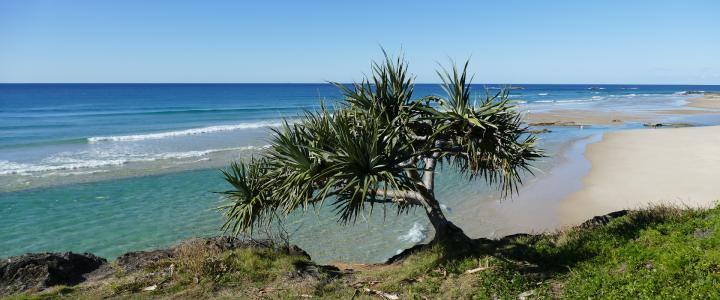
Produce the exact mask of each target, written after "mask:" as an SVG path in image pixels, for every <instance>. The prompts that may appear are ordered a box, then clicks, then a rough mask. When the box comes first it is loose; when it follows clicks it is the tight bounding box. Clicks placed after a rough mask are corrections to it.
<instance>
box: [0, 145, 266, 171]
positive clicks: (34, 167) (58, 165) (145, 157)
mask: <svg viewBox="0 0 720 300" xmlns="http://www.w3.org/2000/svg"><path fill="white" fill-rule="evenodd" d="M266 147H268V146H267V145H266V146H262V147H258V146H246V147H236V148H223V149H210V150H202V151H184V152H165V153H154V154H135V155H101V156H98V157H91V158H76V157H68V156H55V157H50V158H47V159H44V160H43V161H42V162H41V163H18V162H12V161H7V160H0V175H32V174H36V173H47V172H58V171H75V170H83V169H97V168H104V167H116V166H122V165H125V164H129V163H138V162H152V161H159V160H170V159H175V160H182V159H191V158H202V157H205V156H207V155H209V154H212V153H217V152H225V151H243V150H259V149H265V148H266Z"/></svg>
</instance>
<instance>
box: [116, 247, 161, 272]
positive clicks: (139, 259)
mask: <svg viewBox="0 0 720 300" xmlns="http://www.w3.org/2000/svg"><path fill="white" fill-rule="evenodd" d="M174 255H175V251H174V250H171V249H160V250H152V251H133V252H128V253H125V254H123V255H120V256H118V258H117V260H116V261H115V263H116V264H117V266H118V268H120V269H121V270H122V271H123V272H126V273H131V272H135V271H139V270H142V269H143V268H145V267H147V266H149V265H151V264H153V263H156V262H158V261H161V260H163V259H168V258H172V257H173V256H174Z"/></svg>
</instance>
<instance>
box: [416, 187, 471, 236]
mask: <svg viewBox="0 0 720 300" xmlns="http://www.w3.org/2000/svg"><path fill="white" fill-rule="evenodd" d="M425 202H426V204H425V205H424V206H425V212H426V213H427V216H428V219H430V224H432V226H433V229H434V230H435V237H434V238H433V241H432V242H433V243H446V242H451V243H471V242H472V239H470V237H468V236H467V235H466V234H465V232H463V231H462V229H460V227H457V226H455V224H453V223H452V222H450V221H449V220H448V219H447V218H445V214H444V213H443V211H442V208H441V207H440V203H438V201H437V200H436V199H435V198H434V197H430V198H427V199H426V201H425Z"/></svg>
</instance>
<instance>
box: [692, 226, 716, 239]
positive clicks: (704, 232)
mask: <svg viewBox="0 0 720 300" xmlns="http://www.w3.org/2000/svg"><path fill="white" fill-rule="evenodd" d="M713 233H714V232H713V230H712V229H701V228H698V229H695V232H693V236H694V237H696V238H699V239H704V238H707V237H710V236H712V235H713Z"/></svg>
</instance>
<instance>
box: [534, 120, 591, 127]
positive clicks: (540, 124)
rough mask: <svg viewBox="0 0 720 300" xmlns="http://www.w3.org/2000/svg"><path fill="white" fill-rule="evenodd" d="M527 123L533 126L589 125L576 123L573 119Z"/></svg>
mask: <svg viewBox="0 0 720 300" xmlns="http://www.w3.org/2000/svg"><path fill="white" fill-rule="evenodd" d="M528 125H529V126H533V127H545V126H565V127H578V128H585V127H590V125H588V124H581V123H576V122H573V121H551V122H535V123H529V124H528Z"/></svg>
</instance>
